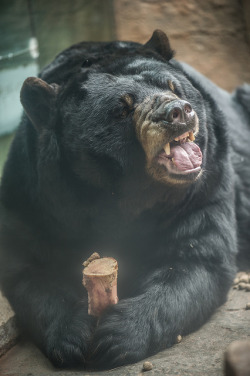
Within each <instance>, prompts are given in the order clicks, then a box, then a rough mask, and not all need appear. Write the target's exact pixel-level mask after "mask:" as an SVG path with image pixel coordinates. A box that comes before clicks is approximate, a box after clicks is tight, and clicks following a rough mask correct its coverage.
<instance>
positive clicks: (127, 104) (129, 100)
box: [121, 94, 134, 118]
mask: <svg viewBox="0 0 250 376" xmlns="http://www.w3.org/2000/svg"><path fill="white" fill-rule="evenodd" d="M121 103H122V106H123V109H122V112H121V117H122V118H125V117H127V116H128V115H129V114H130V113H131V112H132V111H133V109H134V98H133V96H132V95H130V94H125V95H123V96H122V97H121Z"/></svg>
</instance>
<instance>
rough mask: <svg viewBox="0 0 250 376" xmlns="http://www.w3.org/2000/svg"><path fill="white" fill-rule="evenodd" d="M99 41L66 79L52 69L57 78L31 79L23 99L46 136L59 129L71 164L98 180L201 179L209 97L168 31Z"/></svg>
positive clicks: (60, 145) (89, 178)
mask: <svg viewBox="0 0 250 376" xmlns="http://www.w3.org/2000/svg"><path fill="white" fill-rule="evenodd" d="M98 46H99V47H98V48H96V50H95V51H94V52H93V51H92V50H93V48H92V50H91V51H90V52H89V55H88V53H87V52H86V48H85V47H84V56H82V57H81V58H80V59H79V53H78V55H77V58H76V60H75V64H73V63H72V59H73V57H72V56H71V55H72V54H71V55H69V56H70V59H71V61H70V68H68V69H71V74H69V72H68V71H67V74H65V77H67V78H65V80H64V82H61V81H62V80H61V79H60V81H59V80H58V82H56V79H55V80H54V82H53V77H51V76H50V78H49V80H47V81H49V82H50V83H48V82H45V80H42V79H40V78H28V79H27V80H26V81H25V82H24V85H23V88H22V90H21V102H22V104H23V107H24V109H25V111H26V113H27V115H28V117H29V118H30V120H31V122H32V123H33V125H34V127H35V129H36V130H37V133H38V138H39V139H40V140H42V139H43V137H44V136H43V135H44V134H53V140H56V142H57V144H58V149H59V150H60V155H61V156H63V158H64V160H65V161H66V165H67V166H69V168H70V169H71V170H72V171H73V172H74V173H75V174H76V176H78V177H79V178H80V179H82V180H87V181H88V182H89V183H91V184H94V185H97V186H102V185H105V184H108V183H109V182H110V181H112V182H114V181H116V182H118V181H119V179H122V178H123V177H124V176H127V175H129V174H130V175H131V176H140V177H142V175H143V174H144V178H145V177H146V179H148V180H149V181H150V180H153V181H154V182H158V184H161V185H162V184H163V185H169V186H173V185H174V186H175V187H177V185H179V186H182V187H183V186H187V185H188V186H189V185H190V184H193V183H194V182H196V181H197V180H199V178H200V176H201V175H202V171H203V163H204V160H205V155H204V153H205V146H206V142H207V141H206V135H207V128H206V115H205V107H204V102H203V98H202V96H201V94H200V92H199V91H198V90H196V89H195V87H194V86H193V85H192V83H191V82H190V81H189V79H188V78H187V77H186V76H185V74H184V73H183V71H182V70H181V69H180V67H179V66H178V65H177V64H176V63H175V61H174V60H173V59H172V57H173V51H172V50H171V47H170V45H169V41H168V38H167V37H166V35H165V34H164V33H163V32H161V31H159V30H158V31H155V32H154V33H153V35H152V37H151V39H150V40H149V41H148V42H147V43H146V44H145V45H140V44H137V43H130V42H112V43H107V44H101V45H98ZM72 67H73V68H72ZM57 69H60V65H59V67H58V68H57ZM61 69H62V68H61ZM63 69H64V71H66V70H67V67H65V64H64V67H63ZM54 77H56V75H55V76H54ZM53 142H54V141H53ZM48 144H52V142H48ZM48 147H49V146H48ZM43 150H44V152H46V153H48V155H51V154H53V153H50V151H49V150H47V151H46V147H44V148H43ZM144 178H143V179H144ZM138 179H139V177H138Z"/></svg>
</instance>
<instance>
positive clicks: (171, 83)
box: [168, 80, 175, 93]
mask: <svg viewBox="0 0 250 376" xmlns="http://www.w3.org/2000/svg"><path fill="white" fill-rule="evenodd" d="M168 86H169V89H170V90H171V91H172V92H173V93H174V92H175V86H174V83H173V81H171V80H168Z"/></svg>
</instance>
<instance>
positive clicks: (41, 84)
mask: <svg viewBox="0 0 250 376" xmlns="http://www.w3.org/2000/svg"><path fill="white" fill-rule="evenodd" d="M57 92H58V85H56V84H51V85H49V84H47V83H46V82H45V81H43V80H41V79H40V78H36V77H29V78H27V79H26V80H25V81H24V83H23V86H22V89H21V93H20V99H21V103H22V105H23V108H24V110H25V112H26V114H27V115H28V117H29V118H30V120H31V121H32V123H33V125H34V126H35V128H36V129H37V130H40V129H41V128H42V127H49V126H51V125H52V122H53V120H54V115H55V113H56V96H57Z"/></svg>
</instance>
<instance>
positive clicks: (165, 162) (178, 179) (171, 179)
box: [147, 156, 203, 186]
mask: <svg viewBox="0 0 250 376" xmlns="http://www.w3.org/2000/svg"><path fill="white" fill-rule="evenodd" d="M147 172H148V174H149V175H150V176H151V177H152V178H153V179H154V180H157V181H159V182H161V183H163V184H167V185H175V186H176V185H177V184H178V185H190V184H192V183H194V182H196V181H198V180H199V179H200V178H201V176H202V173H203V169H202V168H201V166H198V167H195V168H192V169H189V170H185V171H181V170H179V169H178V167H177V166H175V165H174V163H173V162H172V161H171V160H170V159H166V158H164V159H163V158H161V157H160V156H159V157H158V158H157V159H155V160H154V161H153V162H152V163H151V164H150V165H148V166H147Z"/></svg>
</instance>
